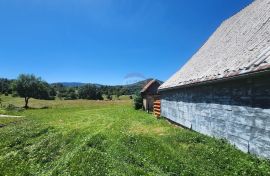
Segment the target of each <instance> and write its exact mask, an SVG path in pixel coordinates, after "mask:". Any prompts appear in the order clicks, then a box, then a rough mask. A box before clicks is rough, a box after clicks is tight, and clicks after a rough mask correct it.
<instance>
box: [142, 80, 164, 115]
mask: <svg viewBox="0 0 270 176" xmlns="http://www.w3.org/2000/svg"><path fill="white" fill-rule="evenodd" d="M160 85H161V83H160V81H158V80H155V79H154V80H151V81H149V82H148V83H147V84H146V85H145V86H144V88H143V89H142V90H141V95H142V97H143V108H144V110H146V111H148V112H150V111H153V107H154V102H155V101H156V100H159V97H160V95H159V94H158V88H159V86H160Z"/></svg>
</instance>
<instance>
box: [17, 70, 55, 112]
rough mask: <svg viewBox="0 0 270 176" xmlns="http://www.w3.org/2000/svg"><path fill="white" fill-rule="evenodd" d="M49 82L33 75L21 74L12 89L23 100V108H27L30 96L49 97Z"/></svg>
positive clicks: (37, 97)
mask: <svg viewBox="0 0 270 176" xmlns="http://www.w3.org/2000/svg"><path fill="white" fill-rule="evenodd" d="M49 87H50V86H49V84H48V83H46V82H45V81H42V80H41V78H38V77H35V76H34V75H27V74H22V75H20V76H19V77H18V79H17V80H16V81H15V82H14V86H13V89H14V90H15V91H16V92H17V94H18V95H19V96H20V97H23V98H24V100H25V106H24V107H25V108H28V102H29V99H30V98H36V99H50V94H49V90H50V89H49Z"/></svg>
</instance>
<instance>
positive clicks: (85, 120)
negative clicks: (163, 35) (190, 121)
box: [0, 97, 270, 176]
mask: <svg viewBox="0 0 270 176" xmlns="http://www.w3.org/2000/svg"><path fill="white" fill-rule="evenodd" d="M2 99H4V102H5V103H6V104H9V103H12V104H15V105H16V106H23V101H22V99H20V98H11V97H6V98H2ZM131 105H132V104H131V102H130V101H129V100H123V101H86V100H76V101H61V100H55V101H41V100H31V101H30V106H31V107H32V108H33V109H30V110H27V111H26V110H25V111H22V112H10V113H12V114H14V115H22V116H25V118H24V119H23V120H20V121H18V122H16V123H15V124H13V123H11V124H9V125H7V126H5V127H3V128H0V141H1V142H0V175H11V176H13V175H91V176H92V175H117V176H118V175H161V176H162V175H164V176H165V175H215V176H216V175H270V163H269V162H268V161H266V160H262V159H258V158H256V157H254V156H251V155H248V154H244V153H242V152H241V151H239V150H236V149H235V148H234V147H232V146H231V145H229V144H227V143H226V142H225V141H222V140H216V139H213V138H210V137H206V136H204V135H200V134H198V133H195V132H192V131H189V130H186V129H182V128H180V127H177V126H175V125H172V124H170V123H168V122H167V121H166V120H165V119H160V120H157V119H155V118H154V117H153V116H152V115H150V114H147V113H145V112H142V111H135V110H133V108H132V106H131ZM45 106H46V107H47V108H46V109H40V108H42V107H45Z"/></svg>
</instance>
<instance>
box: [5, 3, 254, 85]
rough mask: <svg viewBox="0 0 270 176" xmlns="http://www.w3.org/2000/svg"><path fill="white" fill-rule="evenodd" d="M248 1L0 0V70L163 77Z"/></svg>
mask: <svg viewBox="0 0 270 176" xmlns="http://www.w3.org/2000/svg"><path fill="white" fill-rule="evenodd" d="M250 2H251V0H203V1H201V0H1V1H0V77H7V78H16V77H17V76H18V74H20V73H33V74H35V75H37V76H41V77H42V78H43V79H44V80H46V81H48V82H60V81H61V82H62V81H69V82H71V81H76V82H91V83H101V84H110V85H115V84H122V83H123V81H124V79H125V77H126V75H133V74H132V73H140V74H141V75H144V77H146V78H150V77H151V78H157V79H160V80H164V81H165V80H166V79H168V78H169V77H170V76H171V75H172V74H173V73H175V72H176V71H177V70H178V69H179V68H180V67H181V66H182V65H183V64H184V63H185V62H186V61H187V60H188V59H189V58H190V57H191V56H192V55H193V54H194V53H195V52H196V51H197V50H198V49H199V48H200V47H201V45H202V44H203V43H204V42H205V41H206V40H207V39H208V37H209V36H210V35H211V34H212V33H213V32H214V31H215V29H216V28H217V27H218V26H219V25H220V23H221V22H222V21H223V20H225V19H226V18H228V17H230V16H232V15H233V14H235V13H236V12H238V11H239V10H241V9H242V8H244V7H245V6H246V5H248V4H249V3H250Z"/></svg>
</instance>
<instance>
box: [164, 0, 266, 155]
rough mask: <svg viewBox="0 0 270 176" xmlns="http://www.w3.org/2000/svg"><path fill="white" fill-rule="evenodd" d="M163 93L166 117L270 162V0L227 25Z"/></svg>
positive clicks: (257, 3)
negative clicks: (269, 159)
mask: <svg viewBox="0 0 270 176" xmlns="http://www.w3.org/2000/svg"><path fill="white" fill-rule="evenodd" d="M159 92H160V94H161V115H162V116H164V117H166V118H168V119H170V120H172V121H174V122H176V123H178V124H181V125H182V126H185V127H187V128H190V129H192V130H195V131H197V132H200V133H202V134H206V135H209V136H214V137H217V138H224V139H227V140H228V141H229V142H230V143H231V144H233V145H235V146H236V147H237V148H239V149H240V150H242V151H244V152H249V153H252V154H255V155H258V156H261V157H265V158H270V0H256V1H254V2H252V3H251V4H250V5H249V6H248V7H246V8H245V9H243V10H242V11H240V12H239V13H237V14H236V15H234V16H233V17H231V18H230V19H228V20H226V21H224V22H223V23H222V24H221V26H220V27H219V28H218V29H217V30H216V31H215V32H214V34H213V35H212V36H211V37H210V38H209V39H208V41H207V42H206V43H205V44H204V45H203V46H202V47H201V48H200V49H199V51H198V52H197V53H196V54H195V55H193V56H192V58H191V59H190V60H189V61H188V62H187V63H186V64H185V65H184V66H183V67H182V68H181V69H180V70H179V71H178V72H177V73H175V74H174V75H173V76H172V77H171V78H170V79H169V80H167V81H166V82H165V83H164V84H162V85H161V86H160V88H159Z"/></svg>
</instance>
